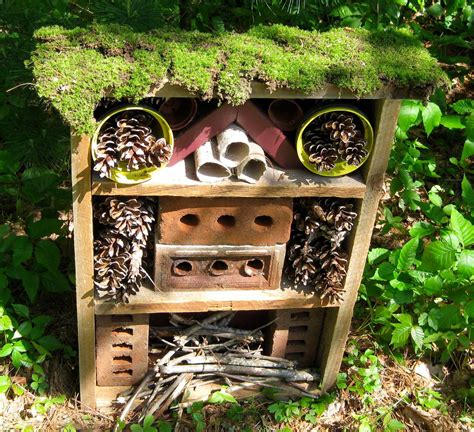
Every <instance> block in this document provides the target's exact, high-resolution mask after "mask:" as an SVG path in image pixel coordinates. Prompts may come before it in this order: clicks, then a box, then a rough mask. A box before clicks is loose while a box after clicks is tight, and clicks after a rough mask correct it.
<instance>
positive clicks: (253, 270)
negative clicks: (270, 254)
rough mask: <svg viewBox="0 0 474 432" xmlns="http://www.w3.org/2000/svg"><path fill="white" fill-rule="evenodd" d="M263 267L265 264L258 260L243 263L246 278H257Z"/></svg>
mask: <svg viewBox="0 0 474 432" xmlns="http://www.w3.org/2000/svg"><path fill="white" fill-rule="evenodd" d="M264 267H265V263H264V262H263V260H261V259H260V258H254V259H251V260H248V261H247V262H246V263H245V267H244V273H245V274H246V275H247V276H257V275H259V274H262V271H263V268H264Z"/></svg>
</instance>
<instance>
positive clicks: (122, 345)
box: [112, 342, 133, 350]
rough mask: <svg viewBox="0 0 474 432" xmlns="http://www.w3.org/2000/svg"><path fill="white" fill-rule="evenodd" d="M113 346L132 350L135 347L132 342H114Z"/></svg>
mask: <svg viewBox="0 0 474 432" xmlns="http://www.w3.org/2000/svg"><path fill="white" fill-rule="evenodd" d="M112 348H118V349H123V350H131V349H133V345H132V344H130V343H125V342H124V343H114V344H112Z"/></svg>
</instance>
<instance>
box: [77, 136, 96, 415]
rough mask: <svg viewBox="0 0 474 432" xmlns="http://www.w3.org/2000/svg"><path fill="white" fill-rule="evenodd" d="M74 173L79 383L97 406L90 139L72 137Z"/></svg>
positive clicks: (85, 398)
mask: <svg viewBox="0 0 474 432" xmlns="http://www.w3.org/2000/svg"><path fill="white" fill-rule="evenodd" d="M71 150H72V155H71V161H72V164H71V165H72V168H71V171H72V173H71V176H72V193H73V212H74V252H75V263H76V302H77V327H78V338H79V382H80V388H81V401H82V403H84V404H85V405H87V406H89V407H92V408H93V407H94V406H95V380H96V379H95V376H96V375H95V322H94V319H95V316H94V300H93V299H94V292H93V276H94V253H93V247H92V244H93V233H92V194H91V172H90V160H89V159H90V140H89V138H88V137H87V136H82V137H79V136H74V135H73V136H72V138H71Z"/></svg>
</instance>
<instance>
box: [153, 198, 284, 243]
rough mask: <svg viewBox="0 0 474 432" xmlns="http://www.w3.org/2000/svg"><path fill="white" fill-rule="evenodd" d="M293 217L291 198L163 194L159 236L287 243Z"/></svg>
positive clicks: (173, 240)
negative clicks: (202, 196) (208, 196)
mask: <svg viewBox="0 0 474 432" xmlns="http://www.w3.org/2000/svg"><path fill="white" fill-rule="evenodd" d="M292 218H293V201H292V199H291V198H191V197H183V198H181V197H162V198H160V200H159V212H158V223H157V238H158V239H159V240H158V242H159V243H162V244H199V245H222V244H226V245H254V246H269V245H275V244H284V243H286V242H287V241H288V240H289V239H290V229H291V221H292Z"/></svg>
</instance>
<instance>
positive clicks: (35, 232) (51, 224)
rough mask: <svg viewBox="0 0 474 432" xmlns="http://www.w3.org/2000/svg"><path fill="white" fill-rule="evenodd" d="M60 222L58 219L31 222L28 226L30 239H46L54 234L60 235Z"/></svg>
mask: <svg viewBox="0 0 474 432" xmlns="http://www.w3.org/2000/svg"><path fill="white" fill-rule="evenodd" d="M61 227H62V222H61V221H60V220H58V219H50V218H44V219H41V220H39V221H37V222H33V223H31V224H30V225H29V226H28V232H29V234H30V237H31V238H32V239H34V240H36V239H39V238H41V237H47V236H50V235H51V234H54V233H58V234H59V233H60V232H61Z"/></svg>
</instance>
